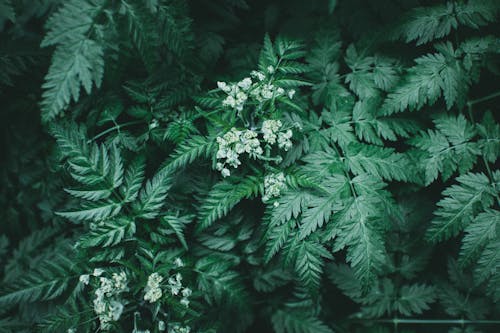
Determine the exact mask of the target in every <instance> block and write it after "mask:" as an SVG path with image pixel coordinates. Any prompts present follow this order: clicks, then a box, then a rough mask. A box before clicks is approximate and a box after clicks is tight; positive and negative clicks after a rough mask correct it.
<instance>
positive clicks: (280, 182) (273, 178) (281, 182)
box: [262, 172, 286, 202]
mask: <svg viewBox="0 0 500 333" xmlns="http://www.w3.org/2000/svg"><path fill="white" fill-rule="evenodd" d="M285 188H286V183H285V175H284V174H283V172H279V173H275V174H270V175H267V176H266V177H265V178H264V196H262V201H263V202H267V201H268V200H269V199H271V198H274V197H278V196H279V195H280V194H281V191H282V190H284V189H285Z"/></svg>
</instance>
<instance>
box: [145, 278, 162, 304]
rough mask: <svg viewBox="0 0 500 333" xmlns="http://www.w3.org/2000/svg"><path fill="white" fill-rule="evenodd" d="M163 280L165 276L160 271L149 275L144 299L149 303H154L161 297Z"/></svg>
mask: <svg viewBox="0 0 500 333" xmlns="http://www.w3.org/2000/svg"><path fill="white" fill-rule="evenodd" d="M162 281H163V276H161V275H160V274H158V273H153V274H151V275H150V276H149V277H148V283H147V285H146V288H145V292H146V293H145V294H144V300H145V301H149V303H154V302H156V301H157V300H159V299H160V298H161V296H162V295H163V292H162V290H161V288H160V284H161V282H162Z"/></svg>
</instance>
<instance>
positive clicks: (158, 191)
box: [133, 168, 174, 219]
mask: <svg viewBox="0 0 500 333" xmlns="http://www.w3.org/2000/svg"><path fill="white" fill-rule="evenodd" d="M173 181H174V176H173V174H172V173H171V171H170V170H169V169H168V168H163V169H160V171H158V172H157V173H156V174H155V175H154V176H153V178H152V179H151V180H149V181H147V182H146V185H145V186H144V188H143V189H142V191H141V192H140V195H139V201H138V202H135V203H134V205H133V209H134V212H135V215H136V217H140V218H144V219H154V218H155V217H156V216H158V214H160V210H161V208H162V207H163V205H164V204H165V199H166V197H167V194H168V190H169V189H170V187H171V186H172V184H173Z"/></svg>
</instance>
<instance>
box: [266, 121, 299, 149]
mask: <svg viewBox="0 0 500 333" xmlns="http://www.w3.org/2000/svg"><path fill="white" fill-rule="evenodd" d="M282 126H283V124H282V123H281V121H280V120H273V119H270V120H264V122H263V123H262V134H263V136H264V141H265V142H267V143H269V144H271V145H273V144H275V143H276V139H277V140H278V147H279V148H280V149H283V150H284V151H288V150H289V149H290V148H292V141H291V140H290V139H291V138H292V135H293V133H292V130H291V129H288V130H286V131H280V129H281V127H282Z"/></svg>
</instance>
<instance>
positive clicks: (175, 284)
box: [168, 273, 193, 308]
mask: <svg viewBox="0 0 500 333" xmlns="http://www.w3.org/2000/svg"><path fill="white" fill-rule="evenodd" d="M181 281H182V275H181V273H177V274H175V276H172V277H170V278H169V279H168V286H169V288H170V293H171V294H172V295H173V296H178V295H179V296H182V298H181V301H180V303H181V304H182V305H184V306H185V307H186V308H187V307H189V296H191V294H192V293H193V292H192V291H191V289H189V288H187V287H186V288H183V287H182V282H181Z"/></svg>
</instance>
